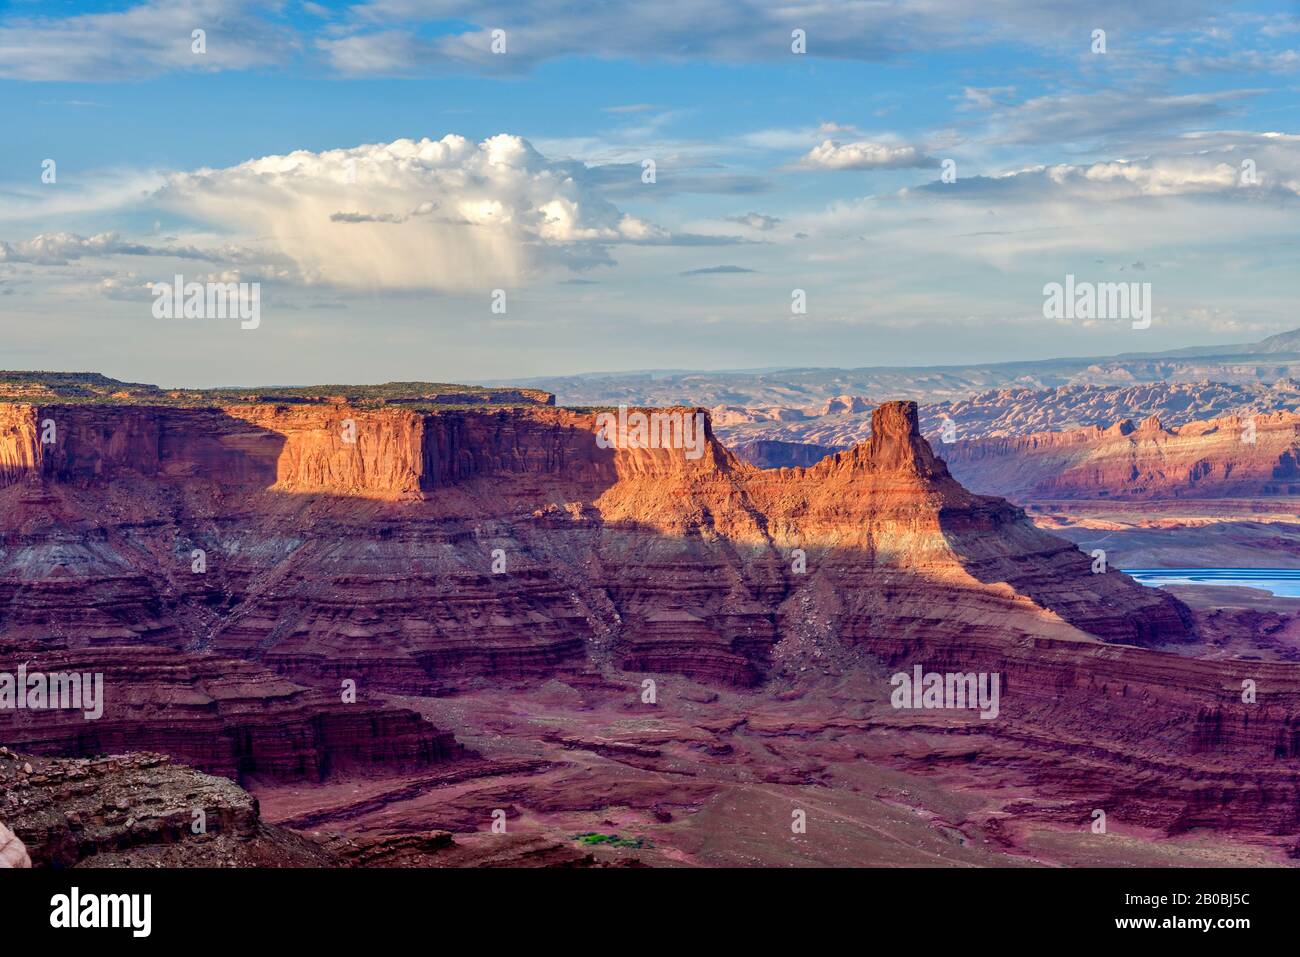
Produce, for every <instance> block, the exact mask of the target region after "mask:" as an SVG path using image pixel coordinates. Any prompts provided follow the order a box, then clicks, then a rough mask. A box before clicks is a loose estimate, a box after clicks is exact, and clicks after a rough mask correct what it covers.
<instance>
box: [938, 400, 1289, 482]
mask: <svg viewBox="0 0 1300 957" xmlns="http://www.w3.org/2000/svg"><path fill="white" fill-rule="evenodd" d="M944 454H945V457H946V458H947V460H948V462H949V465H950V467H951V468H952V470H953V472H954V474H956V475H957V477H958V478H959V479H960V480H961V481H962V482H963V484H965V485H967V486H969V487H970V488H972V489H974V490H976V491H981V492H993V493H996V494H999V495H1005V496H1006V497H1008V498H1010V499H1012V500H1014V501H1019V502H1032V501H1036V500H1053V499H1098V498H1106V499H1119V500H1143V499H1156V498H1159V499H1171V498H1246V497H1256V496H1289V495H1300V414H1295V413H1289V412H1279V413H1274V414H1272V415H1257V416H1250V417H1238V416H1232V417H1229V418H1222V419H1211V420H1208V421H1203V422H1191V423H1188V424H1186V425H1183V426H1180V427H1179V428H1176V429H1174V428H1167V427H1166V426H1165V425H1163V424H1162V422H1161V421H1160V420H1159V419H1158V418H1155V417H1150V418H1147V419H1145V420H1143V421H1142V422H1141V423H1138V424H1134V423H1133V422H1132V421H1131V420H1125V421H1121V422H1118V423H1115V424H1114V425H1112V426H1110V427H1108V428H1105V429H1102V428H1097V427H1091V428H1087V429H1076V430H1073V431H1068V432H1047V433H1040V434H1034V435H1027V436H1020V437H1016V438H989V439H975V440H969V441H959V442H955V443H953V444H951V445H949V446H946V447H945V448H944Z"/></svg>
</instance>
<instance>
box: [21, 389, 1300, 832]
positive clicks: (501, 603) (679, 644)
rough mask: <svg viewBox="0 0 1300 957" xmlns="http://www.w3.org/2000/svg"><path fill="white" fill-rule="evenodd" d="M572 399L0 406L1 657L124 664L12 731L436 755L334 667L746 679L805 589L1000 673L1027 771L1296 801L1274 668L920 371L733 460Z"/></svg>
mask: <svg viewBox="0 0 1300 957" xmlns="http://www.w3.org/2000/svg"><path fill="white" fill-rule="evenodd" d="M686 411H693V410H686ZM347 420H351V422H352V423H353V425H354V426H355V434H356V441H355V442H354V443H353V442H347V441H345V440H344V436H345V435H347V434H348V433H349V427H348V426H347V425H346V421H347ZM51 421H52V422H53V423H54V424H55V426H56V435H57V438H56V441H55V442H53V443H50V444H44V443H42V441H41V434H42V430H43V428H44V425H45V424H46V423H47V422H51ZM595 432H596V424H595V413H594V412H585V411H575V410H567V409H563V408H555V407H550V406H545V405H540V404H539V405H533V406H526V407H513V408H502V409H492V408H457V409H447V410H432V411H429V410H426V411H419V410H414V409H401V408H387V407H386V408H378V409H375V408H363V407H354V406H351V405H348V404H346V403H344V404H339V403H332V404H329V405H320V404H316V405H311V404H308V405H291V404H284V403H281V404H268V403H252V404H236V405H230V406H222V407H200V408H174V407H165V406H157V407H153V406H139V405H133V406H115V405H112V404H96V405H83V404H72V403H69V404H59V403H52V404H31V403H12V404H8V405H3V406H0V486H2V487H0V523H2V524H0V532H2V533H3V550H2V551H0V634H3V635H4V636H5V641H6V642H7V644H6V645H5V646H3V647H0V658H3V661H0V665H3V664H5V663H13V662H17V661H19V660H22V661H27V662H29V667H33V665H32V664H30V662H33V661H39V663H40V666H41V667H44V668H46V669H48V670H58V668H60V667H63V668H64V669H65V670H71V669H80V670H91V669H94V670H103V671H105V672H106V673H107V674H106V681H109V682H110V684H111V686H112V687H113V688H115V689H119V690H116V691H115V693H114V694H113V695H110V696H109V700H108V705H107V707H106V713H105V717H104V718H103V719H102V720H101V721H100V722H98V724H99V725H102V726H103V729H102V730H94V729H92V730H91V731H89V732H88V731H87V723H86V722H83V721H81V720H80V717H79V716H77V717H76V718H75V720H74V719H72V718H69V720H68V722H67V723H66V724H65V725H63V727H62V728H60V727H58V726H56V725H54V724H46V725H42V726H40V727H39V728H37V727H34V726H32V725H31V724H30V723H27V724H24V723H22V722H19V721H15V720H14V719H13V716H12V713H6V714H4V715H0V721H3V722H4V724H3V726H2V727H3V734H4V736H5V737H7V738H8V739H9V741H10V743H11V744H15V745H21V746H22V748H23V749H25V750H28V751H31V752H44V753H69V752H71V753H93V752H95V751H97V750H99V749H100V748H101V747H107V748H112V749H116V748H127V747H130V748H132V749H138V748H145V749H153V750H160V751H165V752H167V753H169V754H172V755H174V756H175V757H177V758H178V759H179V760H185V761H189V762H191V763H195V764H197V765H198V766H200V767H202V768H205V769H212V770H215V771H216V772H217V773H222V774H226V775H232V774H233V775H237V774H239V773H241V772H245V771H247V770H248V769H249V768H250V767H251V768H256V769H258V770H259V771H265V772H267V773H270V774H273V775H280V776H283V777H293V776H295V775H300V776H304V777H308V778H311V777H314V776H319V775H321V774H324V773H328V769H329V765H330V764H331V763H332V762H336V761H344V760H346V761H353V762H362V763H365V762H370V763H375V762H379V763H382V762H386V761H393V762H409V761H417V762H431V761H441V760H448V759H454V758H456V757H458V756H460V755H459V751H458V748H457V746H456V745H455V743H454V742H453V741H451V740H450V739H449V738H448V737H447V736H446V735H445V734H443V733H442V732H437V731H434V730H432V728H431V726H430V727H429V728H425V729H421V728H420V727H419V725H418V722H417V723H415V724H413V723H412V720H411V715H410V713H409V712H402V709H393V708H390V707H389V706H387V705H373V706H369V705H367V706H366V708H368V709H369V710H364V709H363V710H362V711H360V712H356V713H353V712H349V711H347V710H346V709H345V708H340V706H339V705H338V704H337V703H336V702H337V700H338V698H337V695H338V689H339V687H340V685H341V683H342V682H344V681H348V680H351V681H355V682H356V684H357V686H358V688H360V689H363V691H364V692H365V693H366V694H370V693H376V694H381V695H382V694H385V693H389V694H401V695H430V694H436V695H447V694H455V693H457V692H458V691H464V690H467V689H481V688H484V687H508V686H509V685H510V684H511V683H512V682H530V683H536V682H539V681H542V680H545V679H546V678H549V677H551V676H555V675H577V674H581V673H591V672H599V671H609V670H610V669H614V670H620V669H621V670H623V671H631V672H644V671H648V672H655V673H670V674H671V673H677V674H682V675H686V676H689V677H691V678H693V679H695V680H698V681H701V682H705V683H714V684H717V685H720V686H721V685H725V686H728V687H733V688H755V689H761V687H762V686H763V685H764V683H765V682H766V681H767V680H768V679H769V675H770V674H771V671H772V668H773V653H774V648H775V647H776V646H777V645H778V643H780V642H782V641H786V640H788V639H789V638H790V637H791V636H793V635H796V634H800V633H804V632H806V631H807V630H808V628H809V627H810V623H811V622H813V621H816V622H818V623H821V625H822V626H824V627H825V628H826V629H827V630H828V631H829V632H832V633H833V634H834V635H835V636H836V640H838V641H840V642H843V643H846V644H848V645H850V646H854V647H859V648H865V649H867V650H868V651H869V652H870V653H871V654H872V655H873V656H875V658H876V659H877V660H878V661H879V662H881V663H883V664H884V665H885V666H886V667H892V666H894V665H896V664H899V663H908V664H911V663H924V664H926V666H927V667H930V668H936V669H939V670H960V671H997V672H1000V673H1001V674H1002V676H1003V696H1004V701H1005V702H1007V704H1005V705H1004V709H1006V712H1005V713H1006V714H1007V720H1005V721H996V722H990V723H989V727H987V728H982V727H981V728H977V729H976V730H978V731H979V732H982V733H983V734H986V735H990V736H1001V740H1002V741H1003V744H1004V745H1008V746H1010V747H1009V748H1004V751H1003V753H1002V755H1001V757H1000V759H999V760H1000V761H1004V762H1007V763H1011V762H1014V761H1015V760H1017V758H1016V757H1015V755H1017V754H1022V755H1023V754H1028V753H1031V752H1032V753H1034V754H1037V755H1039V756H1038V757H1037V758H1035V759H1034V760H1035V765H1034V767H1033V769H1032V773H1033V774H1034V775H1035V776H1036V779H1037V780H1042V781H1046V782H1047V786H1048V787H1057V786H1060V787H1066V786H1079V787H1085V786H1095V785H1097V784H1098V782H1099V781H1105V782H1107V783H1108V784H1109V785H1113V784H1114V783H1115V782H1114V776H1115V773H1116V771H1115V769H1116V768H1125V769H1127V770H1128V771H1129V772H1131V773H1133V774H1134V775H1137V776H1138V778H1139V779H1140V782H1139V783H1135V784H1134V787H1133V790H1132V793H1130V794H1128V799H1129V801H1130V802H1131V804H1132V805H1134V806H1136V807H1141V808H1147V809H1148V810H1147V812H1146V813H1148V814H1149V816H1150V819H1151V821H1152V822H1153V823H1157V824H1158V825H1159V826H1161V827H1166V828H1171V829H1176V828H1179V827H1190V826H1196V825H1197V824H1198V823H1202V824H1208V825H1209V826H1214V825H1215V822H1216V821H1217V822H1222V820H1223V819H1224V815H1225V814H1228V813H1231V814H1234V815H1237V817H1236V818H1235V825H1234V826H1246V827H1253V828H1257V829H1260V830H1263V829H1277V828H1286V827H1290V828H1294V827H1295V826H1296V825H1297V814H1298V813H1300V767H1298V766H1297V764H1296V759H1297V757H1298V756H1300V674H1298V673H1297V669H1296V668H1295V667H1294V666H1290V665H1285V664H1276V663H1264V662H1250V663H1249V668H1250V674H1249V675H1244V674H1243V672H1242V669H1243V668H1244V667H1246V664H1245V663H1242V662H1235V661H1202V660H1196V659H1193V658H1190V657H1186V656H1183V655H1179V654H1174V653H1170V651H1169V649H1170V648H1176V647H1178V646H1179V645H1181V644H1184V643H1188V642H1191V641H1193V640H1194V639H1195V634H1194V624H1193V618H1192V614H1191V612H1189V610H1188V609H1187V608H1186V607H1185V606H1183V605H1182V604H1181V603H1179V602H1178V601H1177V600H1176V599H1174V598H1173V597H1171V596H1169V595H1168V594H1167V593H1165V592H1162V591H1158V590H1154V589H1147V588H1143V587H1141V586H1138V585H1137V584H1136V583H1134V582H1133V581H1132V580H1131V579H1129V578H1128V577H1127V576H1125V575H1123V574H1122V573H1119V572H1117V571H1114V570H1111V571H1108V572H1106V573H1103V574H1094V573H1093V572H1092V566H1091V561H1090V559H1089V558H1088V557H1087V556H1086V555H1084V554H1083V553H1081V552H1079V551H1078V550H1077V549H1076V548H1075V547H1074V546H1072V545H1071V544H1069V543H1068V542H1065V541H1063V540H1061V539H1058V538H1056V537H1054V536H1052V535H1049V534H1047V533H1045V532H1042V531H1040V530H1038V529H1036V528H1035V527H1034V526H1033V525H1032V524H1031V523H1030V522H1029V521H1028V520H1027V519H1026V517H1025V514H1024V513H1023V512H1022V511H1021V510H1020V509H1019V508H1017V507H1014V506H1012V505H1010V504H1008V503H1007V502H1006V501H1004V500H1002V499H998V498H991V497H984V496H980V495H975V494H972V493H970V492H968V491H966V489H964V488H963V487H962V486H961V485H960V484H958V482H957V481H956V480H955V479H954V478H953V477H952V476H951V475H950V474H949V471H948V468H947V466H946V465H945V463H944V462H943V461H942V460H940V459H938V458H936V457H935V456H934V454H933V453H932V451H931V449H930V447H929V445H928V444H927V443H926V442H925V441H924V440H923V439H922V438H921V437H920V434H919V432H918V428H917V416H916V407H915V405H914V404H913V403H910V402H906V403H905V402H892V403H886V404H884V405H882V406H881V407H879V408H878V409H877V410H876V411H875V413H874V416H873V423H872V434H871V438H870V439H869V440H868V441H867V442H864V443H862V444H860V445H857V446H855V447H854V448H852V449H850V450H848V451H846V452H841V453H837V454H835V455H833V456H831V457H828V458H826V459H823V460H822V461H820V462H818V463H817V464H816V465H813V466H811V467H807V468H793V469H773V470H762V469H758V468H755V467H753V466H749V465H746V464H744V463H742V462H741V461H739V460H738V459H737V458H736V457H735V456H733V455H732V454H731V453H730V452H729V451H728V450H727V449H726V448H725V447H724V446H722V445H721V444H720V443H718V442H717V441H716V439H714V437H713V435H712V432H711V431H709V433H708V441H707V444H706V447H705V449H704V454H703V456H702V457H700V458H699V459H696V460H691V459H688V458H686V457H685V455H684V454H683V452H682V450H679V449H601V448H599V447H598V446H597V444H596V442H595ZM196 550H202V552H203V553H204V562H205V569H204V571H202V572H201V573H199V572H196V571H194V570H193V569H194V567H195V566H194V555H195V551H196ZM502 563H504V565H502ZM494 564H495V567H496V569H498V570H496V571H494ZM805 565H806V570H804V571H800V570H799V569H800V568H802V567H804V566H805ZM1155 649H1164V650H1155ZM235 659H238V660H239V661H240V662H243V663H241V664H235V663H234V660H235ZM47 662H48V663H47ZM249 662H251V664H247V663H249ZM109 675H111V677H110V676H109ZM1243 677H1250V678H1252V679H1254V680H1257V681H1258V682H1259V683H1260V686H1261V687H1265V686H1267V687H1268V689H1269V693H1268V694H1267V695H1266V696H1265V697H1264V698H1263V699H1262V700H1261V701H1260V703H1258V704H1251V705H1246V704H1243V702H1242V700H1241V693H1240V691H1241V687H1242V679H1243ZM123 687H125V688H127V689H129V690H126V691H122V690H120V689H122V688H123ZM313 695H324V696H325V697H327V698H328V701H329V704H328V707H327V706H326V701H325V697H322V698H313ZM404 713H405V714H406V715H407V716H406V717H403V714H404ZM886 713H888V711H886ZM327 715H333V716H334V717H327ZM426 724H427V723H426ZM994 726H996V727H994ZM964 727H965V726H964ZM961 733H963V734H971V733H974V732H973V731H972V730H971V729H970V728H969V727H965V729H964V730H963V731H962V732H961ZM87 734H90V735H91V736H92V737H93V736H94V735H101V736H102V740H101V739H96V740H94V741H92V740H90V739H89V738H86V737H85V735H87ZM363 739H364V740H363ZM250 742H252V744H250ZM259 742H260V743H259ZM1036 749H1037V750H1036ZM1043 753H1047V754H1049V755H1053V757H1051V758H1049V759H1043V758H1042V754H1043ZM1085 755H1090V756H1091V757H1090V759H1089V760H1083V758H1082V756H1085ZM1099 769H1105V770H1104V771H1103V770H1099Z"/></svg>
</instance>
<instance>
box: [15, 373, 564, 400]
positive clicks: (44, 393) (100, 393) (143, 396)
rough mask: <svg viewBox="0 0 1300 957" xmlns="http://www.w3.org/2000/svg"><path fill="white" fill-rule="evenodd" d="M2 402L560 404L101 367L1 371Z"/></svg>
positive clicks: (523, 392) (468, 391)
mask: <svg viewBox="0 0 1300 957" xmlns="http://www.w3.org/2000/svg"><path fill="white" fill-rule="evenodd" d="M0 402H57V403H60V404H84V405H163V406H177V407H202V406H214V405H218V406H219V405H240V404H244V403H256V402H274V403H288V404H304V405H328V404H332V403H346V404H348V405H359V406H383V405H398V406H402V407H415V408H418V407H423V406H456V405H500V406H512V405H554V404H555V396H554V395H552V394H551V393H549V392H545V391H543V390H541V389H526V388H514V387H510V388H500V389H496V388H492V387H489V386H477V385H458V384H455V383H445V382H385V383H382V384H379V385H307V386H250V387H229V388H215V389H163V388H159V387H158V386H156V385H148V384H145V383H140V382H122V381H119V380H118V379H111V378H109V377H108V376H105V375H101V374H99V373H98V372H4V371H0Z"/></svg>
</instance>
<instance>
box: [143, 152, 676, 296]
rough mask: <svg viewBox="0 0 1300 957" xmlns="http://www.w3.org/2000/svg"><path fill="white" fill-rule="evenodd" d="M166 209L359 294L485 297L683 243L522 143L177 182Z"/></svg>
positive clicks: (267, 163)
mask: <svg viewBox="0 0 1300 957" xmlns="http://www.w3.org/2000/svg"><path fill="white" fill-rule="evenodd" d="M156 200H157V202H159V203H160V204H162V205H163V206H164V207H166V208H167V209H169V210H171V211H172V212H174V213H177V214H182V215H184V216H187V217H189V218H192V219H194V220H197V221H199V222H202V223H205V224H212V225H216V226H219V227H221V228H223V229H224V230H226V231H227V232H229V233H231V234H233V235H236V236H255V237H260V239H261V242H262V243H263V245H264V246H266V247H268V248H267V252H268V254H271V255H273V256H279V257H284V258H287V259H289V260H291V261H292V262H294V263H296V264H297V267H298V271H299V274H300V276H301V278H302V279H303V280H304V281H307V282H312V283H324V284H332V285H338V286H345V287H358V288H394V289H440V290H474V289H481V288H484V287H485V286H486V285H487V284H489V283H496V282H501V283H510V282H517V281H519V280H521V279H524V278H526V277H528V276H530V275H533V274H535V273H538V272H540V271H542V270H545V269H547V268H548V267H552V266H557V265H559V266H567V267H570V268H575V269H582V268H587V267H591V266H594V265H600V264H607V263H609V262H611V260H610V257H609V253H608V250H607V248H606V247H607V246H608V245H610V244H618V243H645V244H663V243H672V242H676V241H678V237H674V236H672V235H671V234H670V233H668V232H667V231H666V230H663V229H661V228H659V227H657V226H655V225H653V224H651V223H648V222H646V221H644V220H641V219H638V218H637V217H635V216H631V215H628V214H627V213H624V212H622V211H621V210H619V209H618V208H617V207H615V206H614V205H613V204H612V203H610V202H609V201H608V200H607V199H605V198H604V197H602V196H601V195H599V194H598V193H597V192H596V190H595V188H594V187H593V185H592V184H591V182H590V181H589V179H588V177H587V175H586V167H585V166H583V165H582V164H580V163H555V162H552V161H550V160H548V159H547V158H546V157H544V156H542V155H541V154H540V153H539V152H537V150H535V149H534V148H533V147H532V146H531V145H530V144H529V143H528V142H527V141H526V140H524V139H522V138H520V137H518V136H511V135H508V134H500V135H497V136H493V137H491V138H489V139H487V140H484V141H483V142H482V143H479V144H474V143H472V142H470V141H469V140H467V139H465V138H464V137H461V136H455V135H449V136H445V137H443V138H442V139H440V140H429V139H422V140H419V141H415V140H409V139H402V140H397V141H395V142H392V143H386V144H374V145H367V146H358V147H354V148H350V149H337V150H329V151H325V152H321V153H313V152H309V151H305V150H302V151H297V152H294V153H290V154H288V155H286V156H266V157H262V158H260V159H255V160H250V161H248V162H245V163H242V164H240V165H238V166H233V167H229V168H225V169H202V170H198V171H195V172H191V173H180V174H175V175H173V176H171V177H170V178H169V179H168V182H167V185H166V186H165V187H164V188H163V189H162V190H161V191H160V192H159V193H158V194H157V196H156ZM680 239H681V240H682V241H686V240H689V239H690V237H680Z"/></svg>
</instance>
